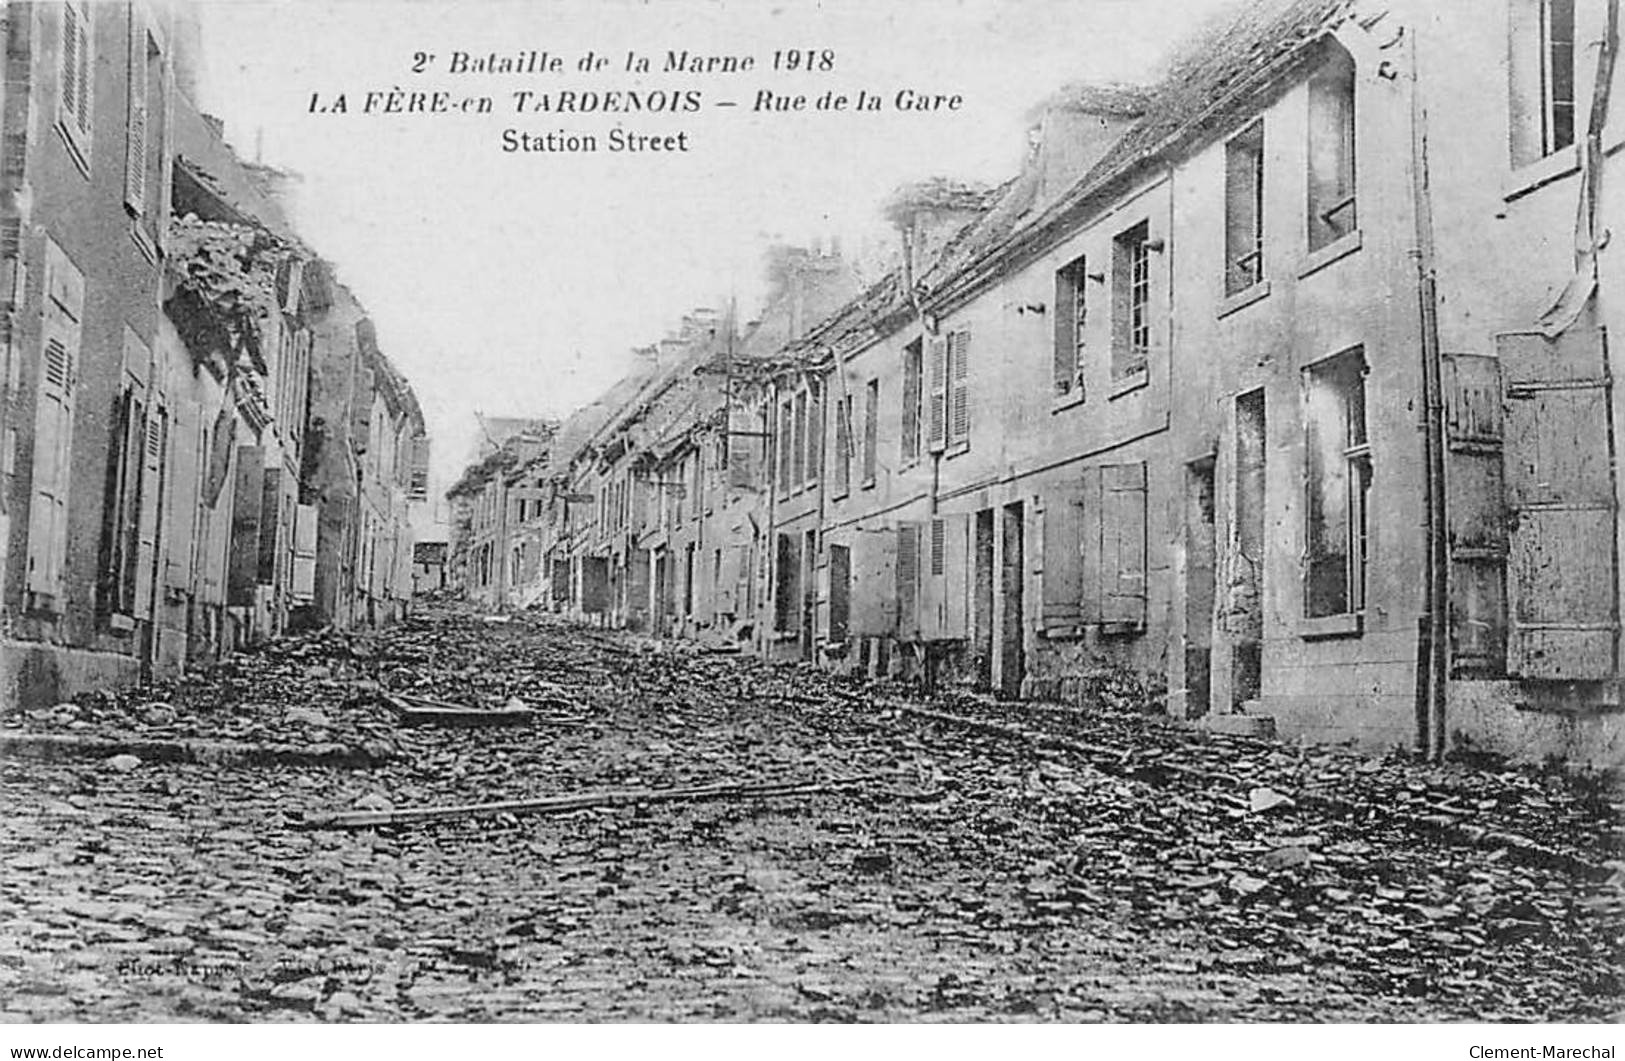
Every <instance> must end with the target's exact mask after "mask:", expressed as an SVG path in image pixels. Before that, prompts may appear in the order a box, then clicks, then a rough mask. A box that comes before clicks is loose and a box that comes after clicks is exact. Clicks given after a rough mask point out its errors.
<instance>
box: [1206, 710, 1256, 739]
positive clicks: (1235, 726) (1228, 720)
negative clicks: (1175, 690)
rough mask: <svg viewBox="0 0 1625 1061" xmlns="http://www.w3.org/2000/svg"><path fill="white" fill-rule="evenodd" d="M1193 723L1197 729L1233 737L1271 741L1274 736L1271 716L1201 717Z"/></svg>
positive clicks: (1234, 715)
mask: <svg viewBox="0 0 1625 1061" xmlns="http://www.w3.org/2000/svg"><path fill="white" fill-rule="evenodd" d="M1193 721H1194V723H1195V725H1196V727H1197V728H1198V729H1205V730H1207V731H1208V732H1210V733H1227V734H1229V735H1231V736H1234V737H1260V738H1263V739H1265V740H1269V739H1273V738H1274V736H1275V717H1274V716H1273V715H1255V714H1233V715H1203V716H1202V717H1200V718H1198V719H1195V720H1193Z"/></svg>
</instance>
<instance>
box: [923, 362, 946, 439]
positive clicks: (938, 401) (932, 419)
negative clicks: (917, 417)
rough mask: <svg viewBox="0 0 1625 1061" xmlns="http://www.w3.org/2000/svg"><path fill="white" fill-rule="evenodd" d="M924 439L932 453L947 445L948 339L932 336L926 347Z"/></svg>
mask: <svg viewBox="0 0 1625 1061" xmlns="http://www.w3.org/2000/svg"><path fill="white" fill-rule="evenodd" d="M926 382H927V384H928V389H927V392H926V396H925V427H926V434H925V441H926V447H927V448H928V449H929V450H930V451H931V452H932V453H941V452H942V450H943V449H944V448H945V447H946V446H947V445H948V340H947V339H946V338H945V337H942V336H938V337H936V338H933V339H932V340H931V341H930V343H929V344H928V346H927V349H926Z"/></svg>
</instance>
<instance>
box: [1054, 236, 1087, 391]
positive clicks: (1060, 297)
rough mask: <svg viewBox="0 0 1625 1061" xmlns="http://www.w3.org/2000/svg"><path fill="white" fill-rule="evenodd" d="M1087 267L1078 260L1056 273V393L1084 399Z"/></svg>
mask: <svg viewBox="0 0 1625 1061" xmlns="http://www.w3.org/2000/svg"><path fill="white" fill-rule="evenodd" d="M1088 282H1089V273H1088V263H1087V262H1086V261H1085V260H1084V259H1083V258H1081V257H1080V258H1077V259H1075V260H1073V261H1071V262H1068V263H1067V264H1066V265H1064V266H1062V267H1061V268H1060V269H1058V270H1056V272H1055V393H1056V395H1057V396H1061V397H1065V396H1066V395H1072V396H1074V397H1076V398H1079V399H1081V398H1082V397H1083V360H1084V352H1085V336H1086V334H1087V333H1086V331H1085V328H1084V325H1085V323H1086V322H1087V321H1088V319H1089V295H1088V291H1087V290H1086V285H1087V284H1088Z"/></svg>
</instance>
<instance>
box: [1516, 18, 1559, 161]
mask: <svg viewBox="0 0 1625 1061" xmlns="http://www.w3.org/2000/svg"><path fill="white" fill-rule="evenodd" d="M1574 10H1575V3H1574V0H1513V3H1512V5H1511V13H1512V21H1511V25H1510V26H1509V27H1508V29H1509V40H1510V45H1511V54H1510V56H1509V58H1510V60H1511V62H1510V63H1509V64H1508V65H1509V70H1510V73H1511V85H1510V90H1511V91H1510V93H1509V95H1510V103H1511V133H1512V163H1513V165H1515V166H1522V165H1527V164H1528V163H1530V162H1534V161H1537V160H1539V159H1542V158H1545V157H1546V156H1548V155H1553V154H1556V153H1557V152H1559V151H1561V150H1563V149H1564V148H1567V147H1571V146H1573V144H1574V119H1575V98H1574V87H1575V66H1574V28H1575V27H1574Z"/></svg>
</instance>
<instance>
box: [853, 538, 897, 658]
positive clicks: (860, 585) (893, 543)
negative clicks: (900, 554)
mask: <svg viewBox="0 0 1625 1061" xmlns="http://www.w3.org/2000/svg"><path fill="white" fill-rule="evenodd" d="M852 549H853V556H852V566H853V568H854V570H855V577H854V578H853V580H852V600H851V631H852V634H853V635H854V636H857V637H883V636H887V635H890V634H892V633H894V632H895V631H896V629H897V595H896V593H895V589H896V586H897V535H896V533H895V532H892V531H881V530H860V531H858V533H857V537H856V538H855V539H854V540H853V542H852Z"/></svg>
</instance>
